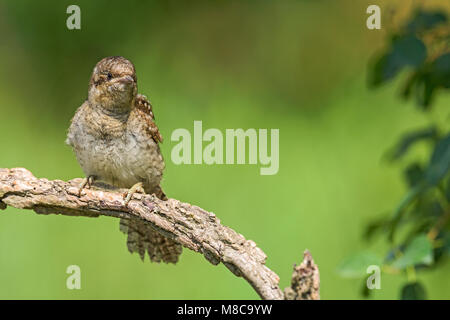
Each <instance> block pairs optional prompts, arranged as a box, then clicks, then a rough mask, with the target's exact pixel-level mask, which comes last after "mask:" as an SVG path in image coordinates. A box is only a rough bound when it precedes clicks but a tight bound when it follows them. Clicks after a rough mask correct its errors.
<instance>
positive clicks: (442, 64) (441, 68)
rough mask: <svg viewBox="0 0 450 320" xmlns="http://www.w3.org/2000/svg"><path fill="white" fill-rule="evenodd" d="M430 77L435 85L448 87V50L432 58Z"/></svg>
mask: <svg viewBox="0 0 450 320" xmlns="http://www.w3.org/2000/svg"><path fill="white" fill-rule="evenodd" d="M431 77H432V78H433V82H434V83H435V84H436V86H442V87H444V88H450V52H449V53H445V54H443V55H442V56H439V57H438V58H436V60H434V62H433V65H432V71H431Z"/></svg>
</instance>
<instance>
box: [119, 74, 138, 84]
mask: <svg viewBox="0 0 450 320" xmlns="http://www.w3.org/2000/svg"><path fill="white" fill-rule="evenodd" d="M119 82H120V83H123V84H131V83H133V82H134V79H133V77H131V76H123V77H121V78H120V79H119Z"/></svg>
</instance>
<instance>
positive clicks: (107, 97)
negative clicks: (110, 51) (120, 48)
mask: <svg viewBox="0 0 450 320" xmlns="http://www.w3.org/2000/svg"><path fill="white" fill-rule="evenodd" d="M136 93H137V80H136V71H135V69H134V65H133V64H132V63H131V62H130V61H129V60H127V59H125V58H123V57H119V56H116V57H106V58H104V59H102V60H100V61H99V62H98V63H97V65H96V66H95V68H94V71H93V72H92V76H91V81H90V82H89V96H88V99H89V102H90V103H92V104H94V105H97V106H101V107H103V108H105V109H107V110H108V111H110V112H115V111H119V112H126V111H127V110H129V109H131V106H132V102H133V99H134V98H135V96H136Z"/></svg>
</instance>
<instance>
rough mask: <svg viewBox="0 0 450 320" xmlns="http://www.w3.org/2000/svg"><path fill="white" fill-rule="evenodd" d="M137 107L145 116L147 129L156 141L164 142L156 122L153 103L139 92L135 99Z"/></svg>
mask: <svg viewBox="0 0 450 320" xmlns="http://www.w3.org/2000/svg"><path fill="white" fill-rule="evenodd" d="M135 104H136V109H137V110H138V112H139V113H140V114H141V116H143V118H144V119H145V121H146V124H147V127H146V129H147V131H148V133H149V134H150V135H151V137H152V138H153V140H155V142H156V143H158V142H163V138H162V136H161V133H160V132H159V129H158V127H157V125H156V123H155V121H154V120H155V116H154V114H153V110H152V104H151V103H150V101H149V100H148V99H147V97H146V96H144V95H143V94H138V95H137V96H136V99H135Z"/></svg>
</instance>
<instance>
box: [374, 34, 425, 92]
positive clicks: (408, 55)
mask: <svg viewBox="0 0 450 320" xmlns="http://www.w3.org/2000/svg"><path fill="white" fill-rule="evenodd" d="M426 56H427V48H426V47H425V45H424V44H423V42H422V41H421V40H420V39H418V38H417V37H416V36H414V35H406V36H397V37H395V38H393V40H392V45H391V48H390V49H389V50H388V51H387V52H386V53H384V54H382V55H381V56H379V57H378V59H377V60H376V61H375V64H374V65H373V67H372V69H371V70H370V72H369V85H371V86H373V87H377V86H379V85H381V84H383V83H384V82H386V81H388V80H390V79H392V78H394V77H395V76H396V75H397V73H398V72H400V71H401V70H402V69H403V68H404V67H407V66H410V67H415V68H418V67H419V66H420V65H421V64H422V63H423V62H424V61H425V58H426Z"/></svg>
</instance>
